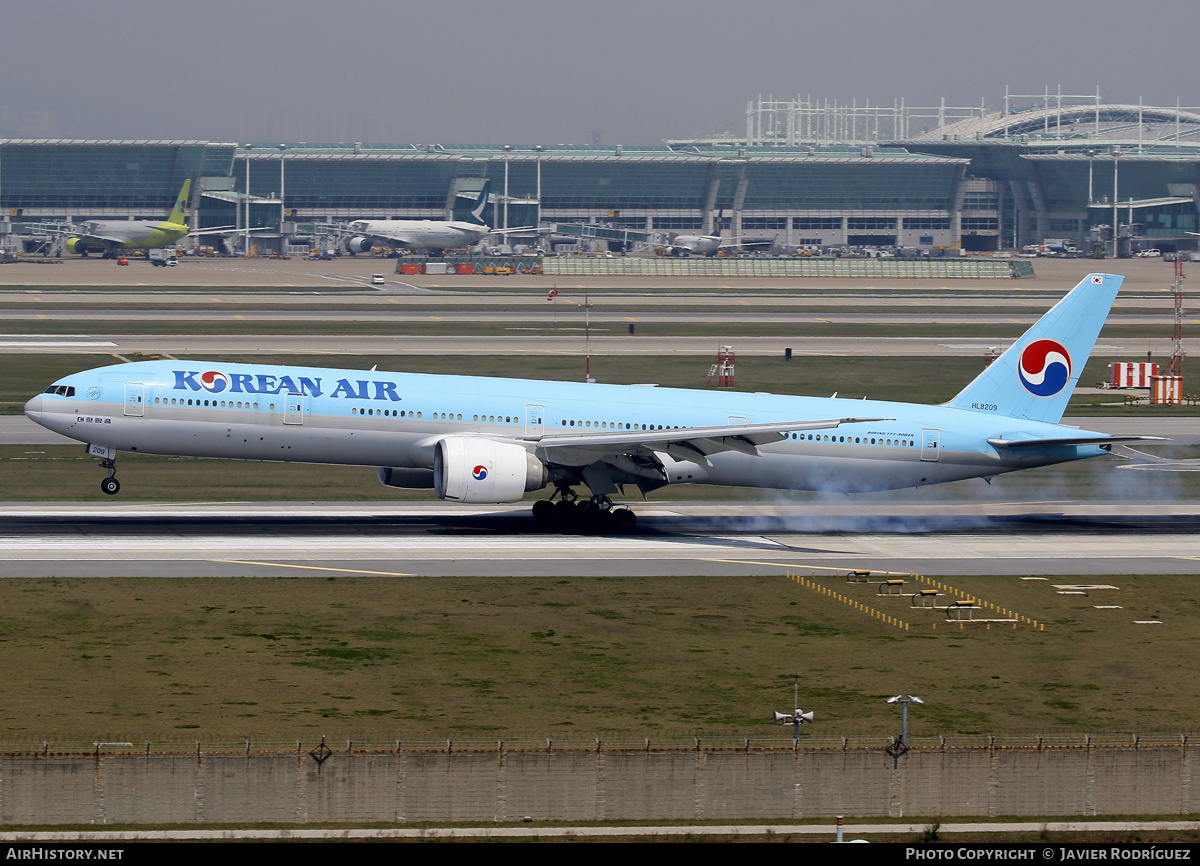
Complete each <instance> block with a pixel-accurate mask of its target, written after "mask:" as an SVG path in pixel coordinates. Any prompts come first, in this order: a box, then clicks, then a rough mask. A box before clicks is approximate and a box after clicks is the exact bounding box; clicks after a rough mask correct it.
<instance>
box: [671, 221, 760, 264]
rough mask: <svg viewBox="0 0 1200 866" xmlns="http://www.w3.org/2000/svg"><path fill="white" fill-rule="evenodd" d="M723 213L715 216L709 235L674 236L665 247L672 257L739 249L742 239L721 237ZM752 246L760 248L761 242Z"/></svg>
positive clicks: (712, 254) (708, 254)
mask: <svg viewBox="0 0 1200 866" xmlns="http://www.w3.org/2000/svg"><path fill="white" fill-rule="evenodd" d="M723 213H724V211H721V212H720V213H718V214H717V220H716V222H715V223H714V225H713V233H712V234H711V235H682V234H681V235H675V237H674V238H672V239H671V245H670V246H669V247H667V250H668V252H669V253H670V254H671V255H673V256H715V255H716V254H717V251H718V250H720V249H723V248H726V247H741V246H743V245H744V239H743V238H742V237H728V238H726V237H721V218H722V214H723ZM754 246H756V247H762V246H763V242H762V241H757V242H756V243H755V244H754Z"/></svg>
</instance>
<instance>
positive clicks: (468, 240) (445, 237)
mask: <svg viewBox="0 0 1200 866" xmlns="http://www.w3.org/2000/svg"><path fill="white" fill-rule="evenodd" d="M491 185H492V182H491V181H490V180H489V181H484V184H483V189H481V190H480V191H479V197H478V198H477V199H475V206H474V207H473V208H471V220H469V221H467V220H355V221H354V222H352V223H350V234H351V237H349V238H347V239H346V241H345V246H346V250H347V251H348V252H349V253H350V254H351V255H355V254H357V253H369V252H370V251H371V250H372V248H374V247H377V246H385V247H391V248H392V249H393V250H398V249H407V250H438V251H441V250H449V249H456V248H458V247H466V246H470V245H471V244H473V243H476V242H477V241H479V240H481V239H483V238H485V237H487V236H488V235H489V234H490V233H491V231H492V229H491V227H489V226H488V225H487V224H486V223H485V222H484V221H483V209H484V208H485V207H486V206H487V202H488V191H489V190H490V189H491Z"/></svg>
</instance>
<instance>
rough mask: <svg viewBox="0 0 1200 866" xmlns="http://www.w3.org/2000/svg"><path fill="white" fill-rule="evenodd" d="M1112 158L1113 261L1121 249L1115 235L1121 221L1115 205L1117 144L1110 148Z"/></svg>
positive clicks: (1118, 161) (1119, 155)
mask: <svg viewBox="0 0 1200 866" xmlns="http://www.w3.org/2000/svg"><path fill="white" fill-rule="evenodd" d="M1112 158H1113V225H1112V235H1113V258H1114V259H1115V258H1116V257H1117V255H1118V254H1119V252H1120V249H1121V241H1120V238H1118V237H1117V235H1118V234H1119V232H1118V229H1117V226H1118V223H1119V222H1120V220H1121V214H1120V212H1119V211H1118V210H1117V207H1118V205H1117V202H1118V199H1117V170H1118V168H1119V166H1120V160H1121V145H1119V144H1114V145H1113V146H1112Z"/></svg>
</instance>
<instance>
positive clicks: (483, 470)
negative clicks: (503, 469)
mask: <svg viewBox="0 0 1200 866" xmlns="http://www.w3.org/2000/svg"><path fill="white" fill-rule="evenodd" d="M471 477H472V478H474V479H475V480H476V481H482V480H483V479H485V478H487V467H486V466H484V465H483V464H482V463H480V464H479V465H478V466H476V467H475V468H474V469H472V470H471Z"/></svg>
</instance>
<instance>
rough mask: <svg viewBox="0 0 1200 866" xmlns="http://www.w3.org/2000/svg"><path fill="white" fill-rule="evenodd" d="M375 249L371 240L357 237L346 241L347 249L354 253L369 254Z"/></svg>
mask: <svg viewBox="0 0 1200 866" xmlns="http://www.w3.org/2000/svg"><path fill="white" fill-rule="evenodd" d="M373 247H374V244H372V243H371V239H370V238H364V237H356V238H350V239H348V240H347V241H346V249H347V250H349V251H350V252H352V253H369V252H370V251H371V250H372V248H373Z"/></svg>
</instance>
